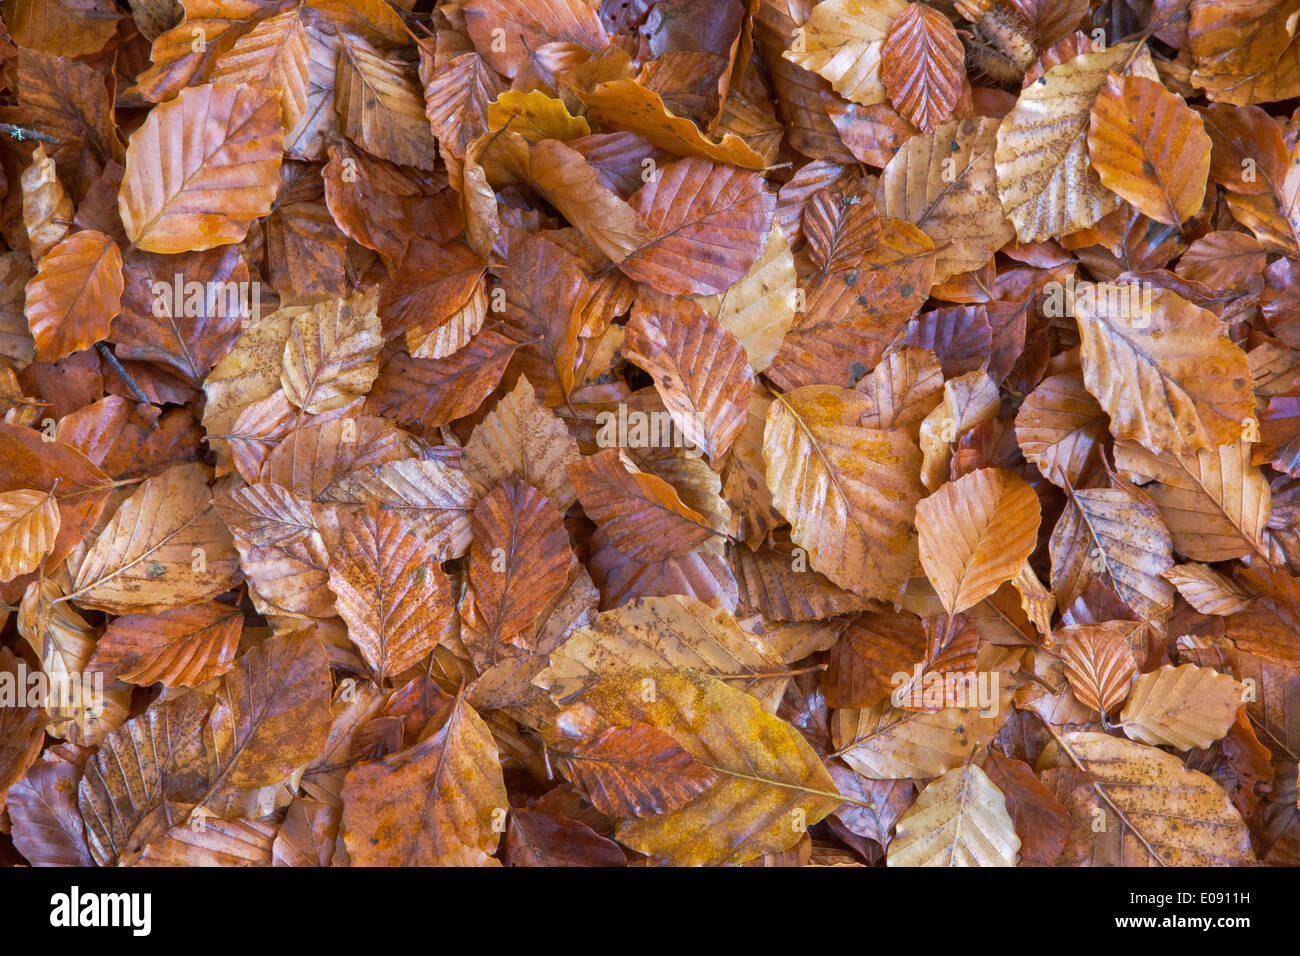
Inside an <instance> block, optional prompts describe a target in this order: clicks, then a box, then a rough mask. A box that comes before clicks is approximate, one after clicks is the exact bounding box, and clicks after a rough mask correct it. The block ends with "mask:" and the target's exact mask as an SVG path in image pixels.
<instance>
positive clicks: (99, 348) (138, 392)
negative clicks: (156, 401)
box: [95, 342, 158, 428]
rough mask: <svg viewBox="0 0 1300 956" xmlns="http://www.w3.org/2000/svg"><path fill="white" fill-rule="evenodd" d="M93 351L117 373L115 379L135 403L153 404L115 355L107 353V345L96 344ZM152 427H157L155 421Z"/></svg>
mask: <svg viewBox="0 0 1300 956" xmlns="http://www.w3.org/2000/svg"><path fill="white" fill-rule="evenodd" d="M95 351H96V352H98V353H99V357H100V358H102V359H103V360H104V361H105V362H107V363H108V367H109V368H111V369H112V370H113V371H114V372H115V373H117V377H118V378H120V379H121V380H122V382H123V383H124V384H125V385H126V387H127V388H129V389H130V390H131V394H132V395H134V396H135V400H136V401H137V402H143V403H144V404H146V405H152V404H153V403H152V402H151V401H150V400H149V396H148V395H146V394H145V393H144V389H142V388H141V387H140V386H139V384H137V383H136V380H135V379H134V378H132V377H131V373H130V372H128V371H127V370H126V369H124V368H123V367H122V363H121V362H119V361H118V360H117V356H116V355H114V354H113V353H112V352H110V351H109V348H108V346H107V345H105V344H104V343H103V342H96V343H95ZM153 427H154V428H157V427H158V423H157V422H156V421H155V422H154V424H153Z"/></svg>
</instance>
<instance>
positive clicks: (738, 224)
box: [619, 159, 776, 295]
mask: <svg viewBox="0 0 1300 956" xmlns="http://www.w3.org/2000/svg"><path fill="white" fill-rule="evenodd" d="M631 202H632V208H633V209H635V210H636V211H637V212H638V213H640V215H641V217H642V218H643V219H644V220H645V223H646V225H647V226H648V227H649V229H650V234H651V238H650V240H649V241H648V242H647V243H645V244H644V245H643V246H642V247H641V248H639V249H637V250H636V251H635V252H634V253H632V254H631V255H630V256H628V257H627V258H626V259H624V260H623V261H622V262H620V263H619V268H621V269H622V270H623V271H624V272H625V273H627V274H628V275H629V276H631V277H632V278H633V279H636V280H637V281H638V282H644V283H646V284H647V285H649V286H651V287H652V288H655V289H657V290H659V291H660V292H665V293H668V294H671V295H685V294H689V293H700V294H705V295H708V294H711V293H717V292H722V291H724V290H725V289H727V288H729V287H730V286H732V285H734V284H735V283H737V282H739V281H740V280H741V279H743V278H744V277H745V274H746V273H747V272H748V271H749V269H750V267H751V266H752V265H753V264H754V262H755V261H756V260H757V259H758V257H759V255H760V254H762V251H763V245H764V242H765V240H766V239H767V234H768V232H769V230H770V229H771V228H772V213H773V210H774V208H775V206H776V199H775V197H774V196H773V195H772V194H771V193H769V192H768V191H767V190H766V189H764V187H763V183H762V177H761V176H759V175H758V174H757V173H746V172H739V171H737V170H734V169H728V168H727V167H725V166H716V165H714V164H713V163H710V162H708V161H706V160H702V159H683V160H680V161H679V162H676V163H669V164H668V165H666V166H664V167H663V168H662V169H660V170H658V174H657V175H656V176H653V177H651V179H650V180H649V181H648V182H647V183H646V184H645V185H644V186H642V187H641V189H640V190H639V191H638V192H637V194H636V195H635V196H633V197H632V200H631Z"/></svg>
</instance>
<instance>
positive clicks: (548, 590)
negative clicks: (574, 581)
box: [467, 478, 572, 646]
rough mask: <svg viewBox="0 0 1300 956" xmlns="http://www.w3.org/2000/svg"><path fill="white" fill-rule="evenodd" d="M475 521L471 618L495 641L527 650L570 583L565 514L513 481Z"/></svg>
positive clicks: (481, 506)
mask: <svg viewBox="0 0 1300 956" xmlns="http://www.w3.org/2000/svg"><path fill="white" fill-rule="evenodd" d="M471 520H472V523H473V527H474V543H473V545H472V546H471V548H470V555H469V582H470V588H471V589H472V593H473V606H472V613H467V618H468V619H469V621H470V622H471V623H472V625H473V626H474V627H476V628H478V629H479V630H481V631H483V632H484V633H485V634H486V635H488V638H489V639H490V640H492V641H505V642H507V643H520V639H521V638H523V639H524V642H525V646H526V644H527V638H528V637H530V636H531V635H528V634H526V633H525V632H526V631H528V630H529V629H530V628H531V626H532V624H533V621H534V619H536V618H537V616H538V615H539V614H540V613H541V612H542V610H543V608H545V607H546V605H547V604H548V603H549V602H550V601H551V600H552V599H553V598H555V597H556V596H557V595H558V594H559V593H560V591H562V590H563V589H564V587H565V585H566V584H567V583H568V582H567V577H568V570H569V563H570V561H571V560H572V552H571V551H570V550H569V538H568V534H567V533H566V532H565V530H564V525H563V523H562V522H561V519H560V513H559V512H558V511H556V510H555V506H554V505H553V504H552V503H551V502H550V500H549V499H548V498H547V497H546V496H545V495H543V494H542V493H541V492H540V491H538V490H537V489H536V488H533V487H532V486H531V485H527V484H525V483H524V482H522V481H520V480H519V479H518V478H508V479H506V481H505V482H504V483H502V484H500V485H498V486H497V487H496V488H494V489H492V491H491V492H489V493H488V494H487V495H485V496H484V497H483V498H482V499H481V500H480V501H479V503H478V504H477V505H475V506H474V514H473V517H472V519H471ZM467 611H468V609H467Z"/></svg>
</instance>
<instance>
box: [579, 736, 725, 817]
mask: <svg viewBox="0 0 1300 956" xmlns="http://www.w3.org/2000/svg"><path fill="white" fill-rule="evenodd" d="M564 766H565V767H566V768H567V769H568V776H569V777H570V779H572V780H573V781H574V784H575V785H576V786H577V787H578V788H579V789H580V790H581V791H582V792H583V793H584V794H585V795H586V796H587V798H588V799H589V800H591V802H592V805H593V806H595V808H596V809H597V810H599V811H600V812H601V813H605V814H608V815H609V816H612V817H642V818H644V817H652V816H655V815H657V814H660V813H667V812H668V811H670V810H676V809H677V808H678V807H681V806H682V805H684V804H686V803H689V802H690V801H691V800H693V799H695V798H696V797H698V796H699V795H700V794H702V793H703V792H704V791H705V790H707V789H709V787H711V786H712V785H713V784H714V783H715V782H716V781H717V779H718V776H717V774H715V773H714V772H713V771H711V770H709V769H708V768H707V767H705V766H704V765H703V764H702V763H700V762H699V761H698V760H696V759H695V758H694V757H693V756H691V754H690V753H689V752H688V751H687V750H686V749H685V748H683V747H682V745H681V744H679V743H678V742H677V741H676V740H674V739H673V738H672V736H670V735H669V734H666V733H664V732H663V731H662V730H658V729H656V728H655V727H652V726H650V725H649V724H643V723H635V724H632V725H631V726H628V727H611V728H609V729H608V730H606V731H605V732H604V733H602V734H601V735H600V736H599V737H597V738H595V739H594V740H592V741H590V742H588V743H584V744H582V745H581V746H579V747H577V748H575V749H574V750H573V751H572V753H570V754H568V755H566V756H565V757H564Z"/></svg>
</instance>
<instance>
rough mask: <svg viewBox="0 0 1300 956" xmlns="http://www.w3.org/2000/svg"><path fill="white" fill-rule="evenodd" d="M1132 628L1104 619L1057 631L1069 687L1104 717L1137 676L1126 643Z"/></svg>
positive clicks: (1126, 694) (1134, 659)
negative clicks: (1099, 621) (1104, 620)
mask: <svg viewBox="0 0 1300 956" xmlns="http://www.w3.org/2000/svg"><path fill="white" fill-rule="evenodd" d="M1133 629H1134V628H1133V625H1129V624H1125V623H1123V622H1120V621H1106V622H1104V623H1102V624H1093V625H1087V624H1085V625H1080V626H1079V627H1067V628H1064V629H1063V630H1061V631H1059V632H1057V635H1056V638H1057V641H1058V642H1059V643H1060V644H1061V645H1062V648H1061V653H1062V655H1063V656H1064V658H1065V677H1066V679H1067V680H1068V681H1069V682H1070V689H1071V690H1073V691H1074V696H1075V697H1077V698H1078V699H1079V702H1080V703H1081V704H1083V705H1084V706H1085V707H1091V708H1092V709H1093V710H1095V711H1098V712H1099V713H1100V715H1101V717H1102V718H1103V719H1104V718H1105V717H1106V715H1107V714H1108V713H1109V712H1110V711H1111V710H1113V709H1114V708H1115V707H1117V706H1118V705H1119V704H1120V702H1121V701H1123V700H1124V698H1125V697H1127V696H1128V692H1129V686H1130V685H1131V684H1132V683H1133V679H1134V678H1135V677H1137V672H1138V665H1137V660H1136V658H1134V656H1133V648H1132V646H1131V645H1130V643H1129V635H1130V633H1132V631H1133Z"/></svg>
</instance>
